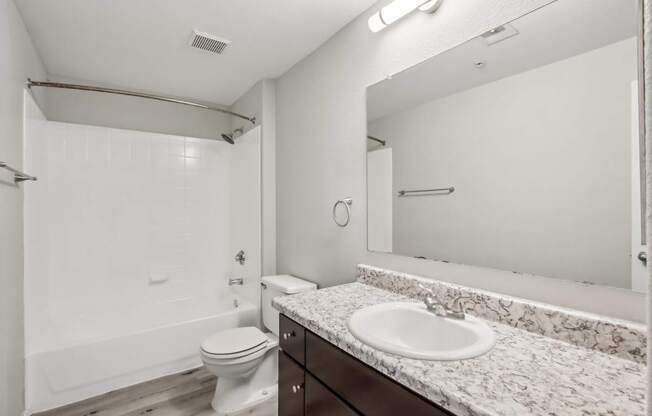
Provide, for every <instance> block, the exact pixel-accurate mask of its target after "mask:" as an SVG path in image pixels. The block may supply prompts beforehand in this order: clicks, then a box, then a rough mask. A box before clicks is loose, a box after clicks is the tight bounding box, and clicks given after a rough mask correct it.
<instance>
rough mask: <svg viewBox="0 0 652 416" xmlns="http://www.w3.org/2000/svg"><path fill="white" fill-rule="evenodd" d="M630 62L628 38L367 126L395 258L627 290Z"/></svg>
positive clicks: (633, 68)
mask: <svg viewBox="0 0 652 416" xmlns="http://www.w3.org/2000/svg"><path fill="white" fill-rule="evenodd" d="M636 60H637V57H636V39H635V38H630V39H627V40H624V41H621V42H616V43H614V44H611V45H608V46H605V47H602V48H599V49H596V50H593V51H590V52H586V53H583V54H580V55H577V56H575V57H572V58H569V59H565V60H562V61H558V62H555V63H552V64H549V65H545V66H542V67H539V68H537V69H534V70H530V71H526V72H523V73H520V74H518V75H514V76H510V77H508V78H503V79H501V80H498V81H494V82H491V83H488V84H485V85H482V86H480V87H476V88H472V89H470V90H466V91H462V92H458V93H456V94H454V95H450V96H448V97H444V98H440V99H436V100H434V101H430V102H428V103H424V104H421V105H419V106H417V107H414V108H411V109H406V110H404V111H401V112H399V113H395V114H391V115H389V116H386V117H383V118H381V119H378V120H375V121H374V122H372V123H371V124H370V126H369V130H370V132H371V134H373V135H376V136H378V137H382V138H384V139H385V140H387V141H388V145H389V146H391V147H392V149H393V151H394V163H395V166H396V169H395V170H394V193H393V195H394V198H393V204H394V221H393V225H394V253H397V254H404V255H412V256H417V255H418V256H425V257H428V258H435V259H439V260H448V261H452V262H456V263H463V264H473V265H478V266H486V267H494V268H496V269H501V270H509V271H518V272H526V273H533V274H537V275H541V276H547V277H556V278H562V279H569V280H576V281H586V282H592V283H596V284H602V285H608V286H615V287H621V288H627V289H630V288H631V273H630V255H631V250H630V246H631V242H630V235H631V234H632V230H631V228H632V224H631V207H630V205H631V196H630V192H631V186H630V182H631V164H632V163H631V151H630V143H631V140H628V138H629V137H631V132H630V130H631V124H632V122H631V97H630V94H631V82H632V81H633V80H635V79H636V77H637V72H636ZM387 99H389V97H387ZM636 157H637V158H638V155H637V156H636ZM368 169H369V167H368ZM368 181H369V183H370V184H371V175H369V176H368ZM448 186H455V192H454V193H453V194H447V195H436V196H432V195H431V196H422V197H414V198H399V197H397V196H396V195H397V192H398V190H399V189H428V188H437V187H448ZM371 208H372V207H371V206H370V207H369V209H370V210H371ZM369 231H370V233H371V231H372V230H371V229H370V230H369ZM637 235H639V236H640V231H639V232H638V233H637ZM637 261H638V260H637Z"/></svg>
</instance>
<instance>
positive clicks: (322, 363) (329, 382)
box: [278, 315, 454, 416]
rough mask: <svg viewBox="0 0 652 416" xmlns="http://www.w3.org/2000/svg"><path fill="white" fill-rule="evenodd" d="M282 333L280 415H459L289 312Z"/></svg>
mask: <svg viewBox="0 0 652 416" xmlns="http://www.w3.org/2000/svg"><path fill="white" fill-rule="evenodd" d="M280 333H281V339H280V346H281V353H280V354H279V385H278V388H279V413H278V414H279V416H298V415H301V416H304V415H305V416H354V415H370V416H372V415H373V416H395V415H401V414H405V415H410V416H426V415H427V416H454V415H453V414H452V413H450V412H448V411H446V410H444V409H442V408H440V407H439V406H437V405H435V404H434V403H432V402H430V401H429V400H427V399H425V398H423V397H421V396H419V395H418V394H416V393H414V392H412V391H410V390H408V389H407V388H405V387H403V386H402V385H400V384H398V383H397V382H395V381H393V380H392V379H390V378H388V377H387V376H385V375H384V374H381V373H380V372H378V371H377V370H375V369H373V368H371V367H369V366H368V365H366V364H364V363H363V362H361V361H359V360H358V359H357V358H355V357H353V356H351V355H349V354H348V353H346V352H344V351H342V350H341V349H339V348H337V347H336V346H334V345H332V344H331V343H329V342H328V341H325V340H324V339H322V338H321V337H319V336H317V335H315V334H313V333H312V332H310V331H308V330H306V329H305V328H303V327H302V326H301V325H299V324H298V323H296V322H294V321H292V320H291V319H290V318H288V317H286V316H284V315H281V322H280ZM292 333H294V335H292ZM284 335H285V336H284Z"/></svg>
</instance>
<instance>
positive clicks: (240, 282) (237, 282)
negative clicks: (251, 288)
mask: <svg viewBox="0 0 652 416" xmlns="http://www.w3.org/2000/svg"><path fill="white" fill-rule="evenodd" d="M243 284H244V279H243V278H242V277H236V278H230V279H229V286H234V285H238V286H242V285H243Z"/></svg>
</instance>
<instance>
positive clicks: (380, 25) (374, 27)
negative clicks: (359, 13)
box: [367, 12, 387, 33]
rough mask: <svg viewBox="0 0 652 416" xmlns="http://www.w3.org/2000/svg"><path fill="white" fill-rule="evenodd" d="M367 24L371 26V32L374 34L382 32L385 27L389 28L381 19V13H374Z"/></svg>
mask: <svg viewBox="0 0 652 416" xmlns="http://www.w3.org/2000/svg"><path fill="white" fill-rule="evenodd" d="M367 24H368V25H369V30H371V31H372V32H374V33H376V32H380V31H381V30H383V29H385V27H386V26H387V25H386V24H385V23H384V22H383V20H382V19H381V18H380V12H376V13H374V14H373V15H372V16H371V17H370V18H369V21H368V22H367Z"/></svg>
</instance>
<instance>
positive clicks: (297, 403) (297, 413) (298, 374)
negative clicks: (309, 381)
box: [278, 352, 305, 416]
mask: <svg viewBox="0 0 652 416" xmlns="http://www.w3.org/2000/svg"><path fill="white" fill-rule="evenodd" d="M278 364H279V365H278V415H279V416H303V407H304V391H305V383H304V377H305V371H304V370H303V368H302V367H300V366H299V365H298V364H297V363H295V362H294V361H292V359H291V358H290V357H288V356H287V355H286V354H285V353H283V352H281V353H279V355H278Z"/></svg>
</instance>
